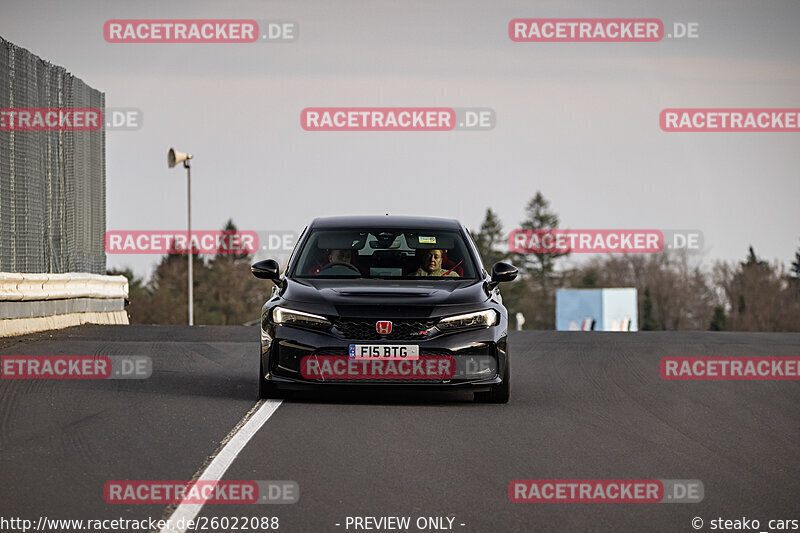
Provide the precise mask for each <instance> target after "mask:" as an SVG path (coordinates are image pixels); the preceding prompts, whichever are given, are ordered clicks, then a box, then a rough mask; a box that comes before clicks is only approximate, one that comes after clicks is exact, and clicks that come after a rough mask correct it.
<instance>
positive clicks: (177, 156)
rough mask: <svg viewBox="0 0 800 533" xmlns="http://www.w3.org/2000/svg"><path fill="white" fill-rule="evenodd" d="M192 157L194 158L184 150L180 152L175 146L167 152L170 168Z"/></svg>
mask: <svg viewBox="0 0 800 533" xmlns="http://www.w3.org/2000/svg"><path fill="white" fill-rule="evenodd" d="M191 158H192V155H191V154H185V153H183V152H179V151H177V150H175V149H174V148H170V149H169V152H167V164H168V165H169V168H172V167H174V166H175V165H177V164H178V163H181V162H183V161H186V160H187V159H191Z"/></svg>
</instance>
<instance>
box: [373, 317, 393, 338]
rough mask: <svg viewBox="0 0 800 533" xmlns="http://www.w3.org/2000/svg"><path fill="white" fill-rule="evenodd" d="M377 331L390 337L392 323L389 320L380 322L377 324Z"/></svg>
mask: <svg viewBox="0 0 800 533" xmlns="http://www.w3.org/2000/svg"><path fill="white" fill-rule="evenodd" d="M375 330H376V331H377V332H378V333H380V334H381V335H388V334H389V333H391V332H392V323H391V322H389V321H388V320H378V321H377V322H376V323H375Z"/></svg>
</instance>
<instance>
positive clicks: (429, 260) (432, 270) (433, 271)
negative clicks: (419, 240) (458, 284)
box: [412, 249, 459, 278]
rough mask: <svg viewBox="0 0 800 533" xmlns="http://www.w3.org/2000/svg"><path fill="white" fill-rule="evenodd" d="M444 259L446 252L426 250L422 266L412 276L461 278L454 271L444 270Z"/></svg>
mask: <svg viewBox="0 0 800 533" xmlns="http://www.w3.org/2000/svg"><path fill="white" fill-rule="evenodd" d="M443 258H444V251H442V250H436V249H434V250H425V253H424V254H423V255H422V266H420V267H419V268H418V269H417V271H416V272H415V273H414V274H412V275H414V276H447V277H455V278H457V277H459V276H458V274H457V273H456V272H455V271H454V270H453V269H450V270H445V269H443V268H442V259H443Z"/></svg>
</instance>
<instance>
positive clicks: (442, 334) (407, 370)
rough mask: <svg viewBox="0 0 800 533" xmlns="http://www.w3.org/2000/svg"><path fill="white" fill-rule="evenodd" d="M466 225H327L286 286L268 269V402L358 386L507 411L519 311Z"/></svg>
mask: <svg viewBox="0 0 800 533" xmlns="http://www.w3.org/2000/svg"><path fill="white" fill-rule="evenodd" d="M481 265H482V264H481V259H480V256H479V254H478V251H477V249H476V247H475V244H474V243H473V241H472V238H471V237H470V235H469V232H468V231H467V230H466V228H465V227H464V226H463V225H462V224H461V223H459V222H458V221H457V220H450V219H441V218H422V217H399V216H382V217H331V218H317V219H315V220H314V221H312V222H311V224H309V226H308V227H307V228H305V230H303V232H302V234H301V235H300V238H299V239H298V242H297V245H296V246H295V249H294V251H293V252H292V255H291V257H290V259H289V263H288V265H287V266H286V271H285V273H284V274H283V275H281V273H280V269H279V266H278V263H277V262H276V261H274V260H271V259H268V260H265V261H259V262H258V263H255V264H254V265H252V267H251V270H252V272H253V275H255V276H256V277H258V278H262V279H270V280H272V281H273V282H274V283H275V287H274V288H273V293H272V298H270V300H269V301H267V303H266V304H264V307H263V308H262V311H261V357H260V370H259V373H258V381H259V394H260V396H261V398H277V397H282V395H283V394H285V393H286V392H288V391H293V390H309V389H332V388H336V387H342V386H347V387H351V388H356V387H362V388H367V387H380V388H391V387H405V388H420V389H426V390H459V389H461V390H468V391H471V392H473V393H474V398H475V400H476V401H483V402H492V403H505V402H507V401H508V399H509V392H510V378H511V374H510V367H509V352H508V312H507V311H506V308H505V307H504V306H503V304H502V298H501V296H500V291H499V290H498V284H499V283H501V282H504V281H511V280H513V279H515V278H516V276H517V269H516V268H514V267H513V266H512V265H510V264H507V263H496V264H495V265H494V266H493V267H492V273H491V275H490V274H488V273H487V272H486V270H485V269H484V268H483V267H482V266H481Z"/></svg>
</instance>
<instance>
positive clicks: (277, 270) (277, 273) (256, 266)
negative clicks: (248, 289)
mask: <svg viewBox="0 0 800 533" xmlns="http://www.w3.org/2000/svg"><path fill="white" fill-rule="evenodd" d="M250 272H252V273H253V275H254V276H255V277H257V278H259V279H271V280H273V281H275V280H277V279H278V278H280V277H281V267H280V266H278V262H277V261H275V260H274V259H265V260H263V261H259V262H258V263H253V264H252V265H250Z"/></svg>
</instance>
